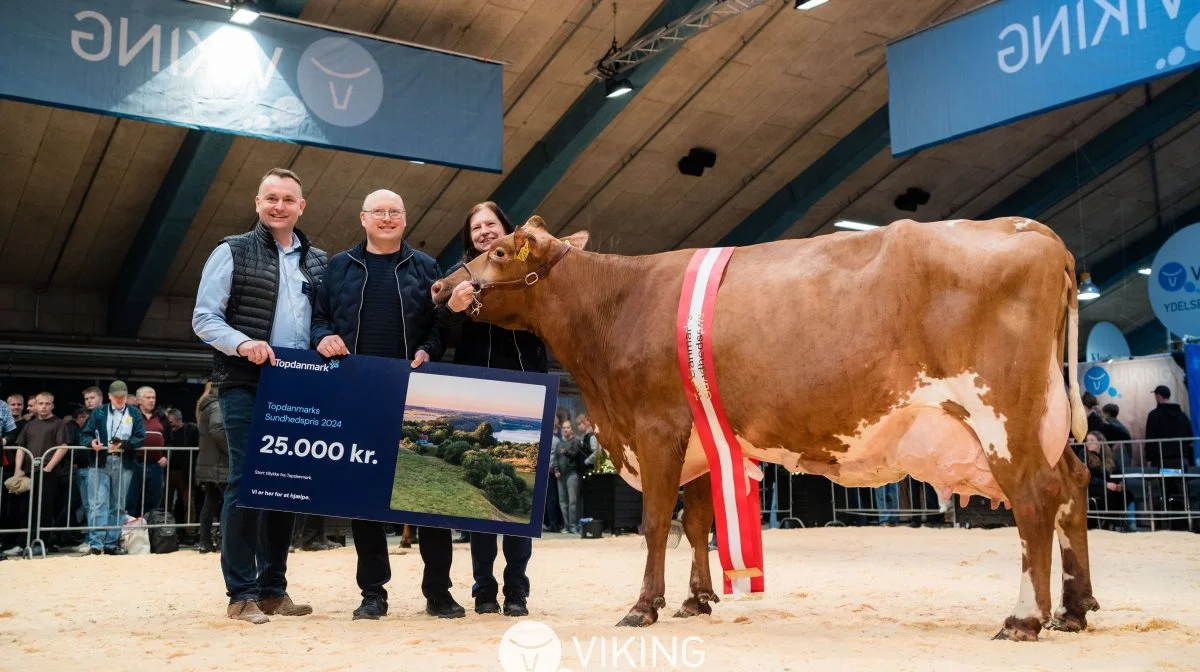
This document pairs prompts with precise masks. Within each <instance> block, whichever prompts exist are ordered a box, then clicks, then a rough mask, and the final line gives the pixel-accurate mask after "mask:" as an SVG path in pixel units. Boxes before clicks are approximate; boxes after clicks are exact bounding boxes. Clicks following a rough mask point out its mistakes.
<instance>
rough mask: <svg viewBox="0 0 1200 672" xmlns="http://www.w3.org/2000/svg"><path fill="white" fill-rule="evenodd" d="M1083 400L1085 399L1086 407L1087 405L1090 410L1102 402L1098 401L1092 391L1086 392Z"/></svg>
mask: <svg viewBox="0 0 1200 672" xmlns="http://www.w3.org/2000/svg"><path fill="white" fill-rule="evenodd" d="M1082 401H1083V405H1084V407H1086V408H1087V409H1088V410H1089V411H1090V410H1091V409H1093V408H1095V407H1096V405H1097V404H1099V403H1100V402H1098V401H1096V395H1094V394H1092V393H1091V392H1084V393H1083V399H1082Z"/></svg>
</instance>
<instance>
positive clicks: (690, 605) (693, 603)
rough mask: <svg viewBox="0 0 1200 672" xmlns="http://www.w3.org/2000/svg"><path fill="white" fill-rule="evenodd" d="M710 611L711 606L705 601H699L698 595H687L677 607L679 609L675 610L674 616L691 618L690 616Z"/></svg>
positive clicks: (709, 612)
mask: <svg viewBox="0 0 1200 672" xmlns="http://www.w3.org/2000/svg"><path fill="white" fill-rule="evenodd" d="M711 613H712V607H710V606H708V603H707V602H701V601H700V598H698V597H689V598H688V599H686V600H684V602H683V605H682V606H680V607H679V611H677V612H675V618H691V617H692V616H700V615H702V614H711Z"/></svg>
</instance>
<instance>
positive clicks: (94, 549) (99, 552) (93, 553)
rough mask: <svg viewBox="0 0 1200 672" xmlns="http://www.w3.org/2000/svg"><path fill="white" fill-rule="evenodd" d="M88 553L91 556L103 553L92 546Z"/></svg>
mask: <svg viewBox="0 0 1200 672" xmlns="http://www.w3.org/2000/svg"><path fill="white" fill-rule="evenodd" d="M88 553H89V554H91V555H100V554H101V553H103V551H101V550H100V549H98V548H96V547H95V546H93V547H92V549H91V550H90V551H88Z"/></svg>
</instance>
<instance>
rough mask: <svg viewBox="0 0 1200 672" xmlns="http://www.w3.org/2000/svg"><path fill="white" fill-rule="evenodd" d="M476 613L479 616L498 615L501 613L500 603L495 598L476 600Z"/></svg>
mask: <svg viewBox="0 0 1200 672" xmlns="http://www.w3.org/2000/svg"><path fill="white" fill-rule="evenodd" d="M475 613H477V614H498V613H500V603H499V602H497V601H496V598H494V597H485V598H478V597H477V598H475Z"/></svg>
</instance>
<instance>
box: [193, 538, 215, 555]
mask: <svg viewBox="0 0 1200 672" xmlns="http://www.w3.org/2000/svg"><path fill="white" fill-rule="evenodd" d="M196 550H198V551H200V552H201V553H212V552H213V542H212V540H211V539H201V540H200V544H199V545H198V548H197V549H196Z"/></svg>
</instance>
